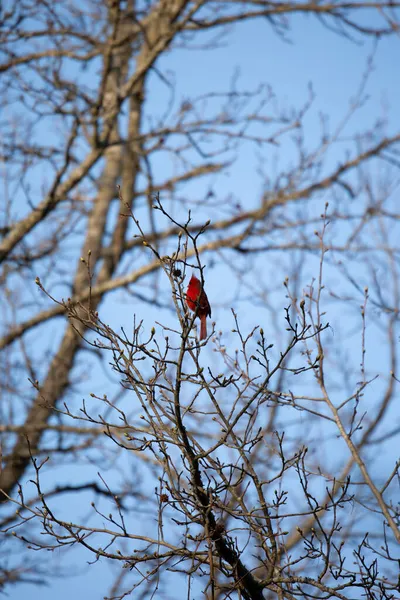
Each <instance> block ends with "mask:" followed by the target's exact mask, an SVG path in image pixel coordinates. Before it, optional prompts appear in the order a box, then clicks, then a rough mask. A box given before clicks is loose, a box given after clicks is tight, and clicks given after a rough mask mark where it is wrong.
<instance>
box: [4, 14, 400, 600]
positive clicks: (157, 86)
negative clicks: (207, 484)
mask: <svg viewBox="0 0 400 600" xmlns="http://www.w3.org/2000/svg"><path fill="white" fill-rule="evenodd" d="M288 37H289V38H290V42H284V41H283V40H282V39H280V38H279V36H277V35H276V34H275V33H274V32H273V31H272V30H271V28H270V26H269V24H268V22H267V21H266V20H259V21H251V22H248V23H243V24H240V25H238V26H235V27H232V30H231V31H230V32H229V35H227V36H226V39H225V40H224V46H223V47H221V48H218V49H213V50H200V49H193V50H178V49H177V50H173V51H172V52H171V53H169V54H168V55H166V56H165V57H164V58H163V59H162V61H160V63H159V64H158V68H159V69H160V70H161V71H162V72H163V73H167V72H168V71H171V73H173V74H174V75H173V78H174V80H175V82H176V102H177V104H179V103H180V102H181V101H183V100H186V99H189V98H191V97H193V96H197V95H199V94H205V93H208V92H215V91H221V92H222V91H225V90H227V89H229V86H230V83H231V80H232V76H233V74H234V73H235V72H236V73H238V84H237V85H238V88H239V89H243V90H245V89H256V88H258V87H259V86H260V84H264V85H270V86H271V87H272V89H273V92H274V94H275V96H276V103H277V105H278V106H279V107H280V108H287V109H288V110H289V109H290V108H291V107H292V106H297V107H299V106H301V105H302V104H303V103H304V102H305V101H306V99H307V96H308V85H309V83H310V82H311V83H312V86H313V90H314V92H315V96H316V97H315V102H314V105H313V108H312V110H311V112H310V115H309V116H308V117H307V118H306V123H307V129H306V139H307V142H308V144H311V145H313V144H316V143H317V141H318V139H319V134H320V129H319V112H323V113H326V114H327V115H328V116H329V123H330V126H331V128H332V129H335V128H336V127H337V125H338V124H339V123H340V122H341V120H342V119H343V117H344V115H345V114H346V111H347V110H348V107H349V102H350V100H351V98H352V97H353V96H354V94H355V93H356V92H357V89H358V88H359V86H360V83H361V81H362V77H363V73H364V72H365V70H366V64H367V59H368V57H369V56H371V54H372V52H373V49H374V46H373V43H372V41H369V42H368V41H367V42H364V43H359V44H356V43H354V42H351V41H349V40H347V39H345V38H343V37H340V36H338V35H335V34H334V33H332V32H330V31H328V30H327V29H326V28H324V27H322V25H321V24H319V23H317V22H316V21H315V20H314V19H311V18H304V17H294V18H293V19H292V32H291V33H290V34H289V36H288ZM373 64H374V70H373V73H372V75H371V76H370V78H369V81H368V85H367V90H366V96H369V99H368V101H367V102H366V103H365V105H364V107H363V108H362V109H361V110H360V111H359V112H358V113H357V114H356V115H355V116H354V118H353V119H352V120H351V122H349V124H348V126H347V127H346V129H345V131H344V132H343V137H347V136H350V135H352V134H354V133H356V132H358V131H360V132H362V131H364V130H365V129H367V128H368V127H370V126H372V125H373V124H374V122H375V121H376V119H377V118H378V117H380V116H381V115H382V112H383V113H384V114H385V116H386V118H387V131H388V133H390V132H393V131H394V130H396V128H398V125H399V123H398V106H400V79H399V77H397V70H398V68H397V65H398V64H400V43H399V40H398V38H396V37H394V36H393V37H392V38H390V39H387V40H382V41H381V42H380V43H379V44H378V47H377V49H376V51H375V53H374V57H373ZM147 94H148V104H147V108H146V111H147V115H149V116H150V115H151V116H152V117H154V115H156V116H159V115H162V114H163V112H164V110H165V104H166V102H167V101H168V89H167V88H166V87H165V85H164V84H162V83H160V82H159V81H156V80H154V78H153V81H152V80H151V79H150V82H149V85H148V88H147ZM344 143H345V142H344ZM340 149H341V147H340V146H339V147H338V149H337V154H335V152H333V153H332V154H331V156H330V161H332V164H335V163H336V161H338V160H340V159H341V158H342V153H341V152H339V151H340ZM284 150H285V152H284V153H283V152H282V148H278V149H275V148H271V149H267V150H266V151H265V155H262V156H264V159H263V167H264V169H265V170H266V171H268V169H269V168H273V163H274V156H275V155H276V156H277V157H278V160H279V162H280V164H286V163H287V162H290V161H291V160H293V158H294V154H291V153H294V148H291V147H290V143H288V144H286V143H285V146H284ZM283 154H284V155H283ZM259 162H260V155H259V154H257V153H256V151H255V150H254V149H252V148H251V149H250V150H248V151H244V152H242V153H241V154H240V156H239V157H238V160H237V162H236V163H235V165H234V167H232V168H231V169H230V171H229V175H222V176H220V177H218V178H216V179H215V190H216V193H217V194H218V193H219V194H221V195H227V194H228V193H232V194H234V196H235V197H237V198H238V199H240V201H241V203H242V205H243V206H246V207H247V206H249V208H250V207H252V206H255V205H257V203H258V201H259V198H260V195H261V194H262V191H263V186H264V182H263V180H262V177H260V176H258V175H257V172H256V168H257V166H258V164H259ZM169 169H170V165H168V166H167V168H166V171H169ZM159 177H160V178H162V177H163V172H162V165H161V164H160V171H159ZM202 185H203V184H202V183H201V182H200V183H198V182H195V183H193V184H191V185H188V186H186V188H185V190H186V193H187V194H188V197H189V198H190V194H193V195H194V197H201V195H202V193H205V191H206V185H205V184H204V188H205V189H204V190H202ZM311 206H312V207H315V211H316V213H317V214H319V212H320V211H321V208H320V206H318V203H317V202H316V203H315V204H313V203H311ZM206 213H207V209H205V210H204V214H201V213H200V211H199V212H198V213H197V214H196V215H195V221H199V220H201V219H202V218H203V217H204V220H205V219H206V218H207V214H206ZM338 235H339V236H340V235H341V234H340V232H339V233H338ZM281 260H282V265H283V266H282V269H284V265H285V260H286V259H285V258H284V257H282V259H281ZM317 264H318V258H315V259H312V260H311V262H310V266H309V267H308V268H307V269H306V271H305V272H304V274H303V273H302V277H304V280H303V285H304V286H305V285H306V284H307V283H308V281H309V277H310V276H311V272H312V271H313V269H314V267H316V266H317ZM273 266H274V265H268V266H267V267H266V268H265V271H264V272H259V277H262V278H268V277H271V278H272V277H273ZM288 267H289V265H288ZM225 272H226V271H225V267H224V264H223V261H221V262H220V263H217V264H216V265H215V266H214V267H213V266H209V268H208V270H207V289H208V295H209V298H210V301H211V302H212V305H213V320H214V319H215V320H216V321H217V327H218V328H219V329H222V330H223V332H224V340H225V341H226V343H227V344H229V342H232V339H233V338H232V335H231V334H230V330H231V329H232V325H233V323H232V317H231V314H230V312H229V311H228V310H227V309H226V308H224V306H225V305H226V303H228V305H232V303H233V302H234V298H235V294H234V290H232V289H231V288H230V286H229V285H228V284H226V283H225V282H224V273H225ZM285 274H286V273H285V272H284V270H280V271H279V273H278V275H277V276H276V278H275V279H274V280H273V281H272V282H271V286H272V288H273V295H272V296H273V300H272V301H273V302H279V303H280V304H282V305H285V298H284V288H283V286H282V285H281V282H282V281H283V279H284V277H285ZM335 276H336V277H337V275H335ZM251 277H253V275H252V276H251ZM221 282H224V283H223V284H222V285H221ZM249 283H250V284H251V285H252V286H254V288H256V287H257V280H254V278H253V280H252V281H250V282H249ZM38 293H39V292H38ZM116 300H117V301H118V310H117V311H116V310H115V301H116ZM238 306H239V307H241V308H242V313H241V322H242V324H243V326H244V328H251V327H252V326H254V325H255V324H257V323H259V322H260V318H261V320H262V321H263V327H264V328H265V329H266V330H268V328H269V327H270V329H273V327H274V324H271V323H269V321H268V319H269V313H268V310H262V309H260V312H257V313H254V311H250V310H249V311H247V310H246V303H245V301H242V302H241V303H240V304H239V305H238ZM238 306H235V309H237V308H238ZM132 310H139V311H140V310H141V309H140V307H139V308H138V307H137V306H135V307H132V300H131V299H130V298H129V297H128V296H127V295H126V293H125V292H116V293H115V294H113V295H112V296H111V297H110V299H109V300H107V302H106V303H105V304H104V306H103V307H102V318H103V320H105V321H106V322H109V323H110V324H112V325H113V324H114V323H115V324H116V325H119V324H121V323H124V324H125V325H126V326H127V327H129V326H130V324H131V323H132ZM140 317H141V318H143V319H144V324H145V327H149V328H150V327H151V326H152V324H153V323H154V321H155V320H156V319H157V320H159V321H162V320H163V319H164V322H166V323H168V321H169V320H170V321H171V323H172V322H173V319H174V316H173V315H171V313H170V312H168V311H162V312H160V311H158V310H151V308H149V307H146V309H145V310H144V311H142V312H141V313H140ZM50 327H51V328H53V330H54V331H56V327H55V326H54V325H50ZM341 329H343V332H341V331H340V330H341ZM348 329H349V327H348V323H347V322H343V323H339V322H338V323H337V325H336V335H337V336H339V335H343V336H344V339H345V338H346V335H347V331H348ZM371 331H373V332H374V333H373V334H372V335H378V334H377V333H376V332H375V330H374V329H372V330H371ZM356 335H358V333H356ZM34 337H35V334H34V332H33V333H32V339H33V338H34ZM347 343H348V351H349V352H350V353H351V352H352V351H353V343H354V341H353V338H352V337H348V342H347ZM371 346H372V348H371V355H370V356H371V358H370V360H371V364H372V363H374V366H376V368H378V369H382V370H384V368H385V361H384V356H383V353H380V352H378V351H377V349H374V344H373V343H372V344H371ZM355 347H356V345H354V348H355ZM343 350H345V349H343ZM212 352H213V351H212V347H211V345H210V347H209V348H207V350H206V353H207V358H206V360H210V361H211V360H213V353H212ZM90 360H91V359H89V358H88V362H87V363H86V364H87V365H90ZM95 364H97V363H95V362H93V369H96V368H98V367H97V366H95ZM86 368H87V367H86ZM95 379H96V372H95V371H93V372H92V373H91V376H90V377H88V383H87V393H88V394H89V393H90V392H92V391H94V390H93V382H94V381H95ZM84 387H85V386H83V388H84ZM79 401H80V399H79ZM127 468H128V465H127ZM67 469H68V472H70V469H71V467H67ZM80 469H81V468H80ZM53 472H54V471H52V470H49V473H48V477H49V478H50V479H51V478H52V476H53ZM63 475H64V471H63V470H62V469H60V468H58V469H57V475H56V476H57V477H60V479H62V478H63ZM71 476H72V477H74V478H76V477H78V478H79V472H74V473H73V472H72V471H71ZM84 499H85V496H84V495H82V496H76V497H75V498H73V499H72V498H68V501H67V502H66V504H65V506H63V507H62V509H61V510H62V511H63V512H64V511H65V515H66V516H67V515H68V512H69V511H70V510H77V511H78V512H80V513H81V514H85V513H89V511H90V507H89V506H87V508H86V507H85V508H84V509H83V510H81V508H82V506H84V502H85V500H84ZM42 556H43V561H45V562H46V563H50V561H55V563H58V564H59V565H61V566H62V567H63V568H65V566H66V564H67V565H70V562H69V561H70V559H69V558H68V555H65V554H64V553H61V552H60V551H59V550H56V551H55V552H53V553H46V552H43V554H42ZM85 559H89V560H91V557H90V558H89V557H87V555H86V554H85V552H84V551H79V560H82V561H83V560H85ZM79 560H78V558H77V557H74V559H73V564H74V565H77V564H78V563H79ZM81 564H82V563H81ZM68 568H69V567H68ZM118 568H119V567H118ZM72 569H73V570H75V567H72ZM79 569H80V566H79V568H77V572H78V574H77V575H76V576H75V577H72V578H66V579H65V580H64V581H61V582H60V581H55V582H53V583H51V584H50V586H49V587H47V588H44V589H42V590H40V592H38V593H39V594H40V598H41V600H50V599H51V600H52V599H53V598H54V595H55V594H57V597H58V598H60V600H64V598H65V599H67V598H71V597H74V596H75V597H77V598H83V597H84V598H85V600H98V599H100V598H102V597H103V595H105V593H106V592H107V591H108V586H109V584H110V582H111V581H112V579H113V572H112V571H113V569H112V567H110V565H108V564H106V562H105V561H100V562H99V563H97V564H96V565H93V566H91V567H90V569H89V572H85V573H84V574H82V575H80V574H79ZM26 592H27V588H25V587H19V588H17V589H16V590H15V591H11V592H10V597H11V598H12V599H19V598H21V599H22V598H23V597H25V596H26Z"/></svg>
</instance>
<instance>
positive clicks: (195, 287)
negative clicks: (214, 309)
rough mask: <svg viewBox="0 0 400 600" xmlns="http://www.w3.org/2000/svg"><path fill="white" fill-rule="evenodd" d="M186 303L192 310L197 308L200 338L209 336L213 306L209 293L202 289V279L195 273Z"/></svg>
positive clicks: (190, 282)
mask: <svg viewBox="0 0 400 600" xmlns="http://www.w3.org/2000/svg"><path fill="white" fill-rule="evenodd" d="M186 304H187V305H188V307H189V308H190V310H193V311H195V310H197V316H198V317H199V319H200V339H201V340H204V339H205V338H206V337H207V323H206V319H207V316H209V317H211V307H210V303H209V301H208V298H207V294H206V293H205V291H204V290H202V289H201V281H199V279H197V277H196V276H195V275H192V277H191V279H190V281H189V285H188V289H187V292H186Z"/></svg>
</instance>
